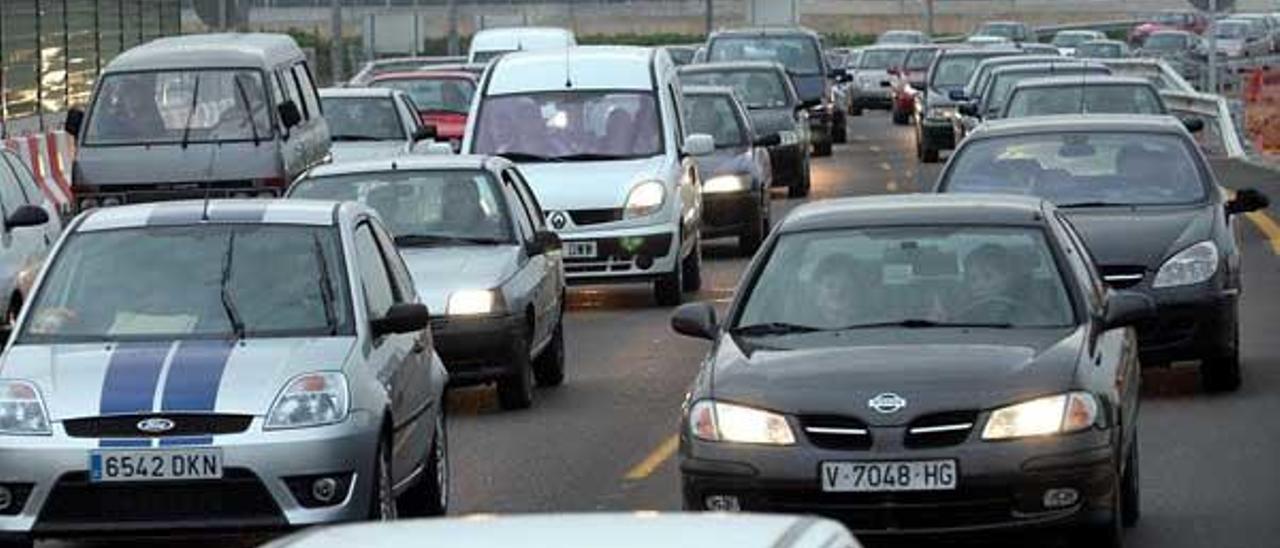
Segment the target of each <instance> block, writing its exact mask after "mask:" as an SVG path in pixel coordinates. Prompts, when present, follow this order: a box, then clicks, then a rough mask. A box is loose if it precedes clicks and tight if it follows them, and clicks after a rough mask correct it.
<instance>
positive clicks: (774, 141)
mask: <svg viewBox="0 0 1280 548" xmlns="http://www.w3.org/2000/svg"><path fill="white" fill-rule="evenodd" d="M752 144H753V145H755V146H758V147H766V148H767V147H776V146H778V145H781V144H782V136H781V135H778V134H777V133H770V134H769V135H765V136H764V137H760V138H758V139H756V140H755V142H754V143H752Z"/></svg>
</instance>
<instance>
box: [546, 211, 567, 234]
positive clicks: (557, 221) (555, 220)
mask: <svg viewBox="0 0 1280 548" xmlns="http://www.w3.org/2000/svg"><path fill="white" fill-rule="evenodd" d="M550 221H551V226H553V227H555V229H556V230H560V229H562V228H564V225H566V224H568V223H569V219H568V218H566V217H565V214H564V212H563V211H557V212H555V213H552V214H551V218H550Z"/></svg>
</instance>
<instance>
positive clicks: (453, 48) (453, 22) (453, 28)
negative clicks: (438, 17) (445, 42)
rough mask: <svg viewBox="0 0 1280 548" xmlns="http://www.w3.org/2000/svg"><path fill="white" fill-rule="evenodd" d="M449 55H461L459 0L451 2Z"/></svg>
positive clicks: (449, 5) (449, 10) (449, 6)
mask: <svg viewBox="0 0 1280 548" xmlns="http://www.w3.org/2000/svg"><path fill="white" fill-rule="evenodd" d="M447 11H448V12H449V55H459V54H461V52H462V47H461V46H462V44H459V43H458V0H449V4H448V8H447Z"/></svg>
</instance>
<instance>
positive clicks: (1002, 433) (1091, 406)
mask: <svg viewBox="0 0 1280 548" xmlns="http://www.w3.org/2000/svg"><path fill="white" fill-rule="evenodd" d="M1097 418H1098V400H1097V399H1096V398H1094V397H1093V395H1092V394H1089V393H1088V392H1069V393H1066V394H1058V395H1056V396H1047V397H1044V398H1039V399H1034V400H1031V401H1026V402H1022V403H1019V404H1015V405H1010V406H1008V407H1003V408H1000V409H997V410H995V411H993V412H992V413H991V418H990V419H987V426H986V427H985V428H983V429H982V439H984V440H1007V439H1013V438H1025V437H1030V436H1046V435H1051V434H1066V433H1070V432H1079V431H1080V430H1084V429H1086V428H1089V427H1090V426H1093V424H1094V422H1095V421H1096V420H1097Z"/></svg>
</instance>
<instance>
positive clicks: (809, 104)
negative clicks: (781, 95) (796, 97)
mask: <svg viewBox="0 0 1280 548" xmlns="http://www.w3.org/2000/svg"><path fill="white" fill-rule="evenodd" d="M821 104H822V99H809V100H807V101H801V102H800V105H799V106H797V107H796V110H809V109H811V108H813V107H816V106H818V105H821Z"/></svg>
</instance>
